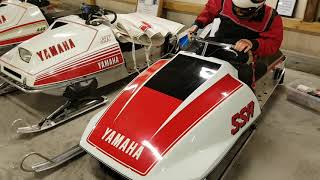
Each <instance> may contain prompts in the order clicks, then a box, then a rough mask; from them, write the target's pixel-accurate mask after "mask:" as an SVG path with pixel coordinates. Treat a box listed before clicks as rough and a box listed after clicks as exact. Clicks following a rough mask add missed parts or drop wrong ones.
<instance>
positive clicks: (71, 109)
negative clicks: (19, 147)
mask: <svg viewBox="0 0 320 180" xmlns="http://www.w3.org/2000/svg"><path fill="white" fill-rule="evenodd" d="M82 9H83V13H82V14H80V15H71V16H66V17H63V18H59V19H57V20H56V21H55V22H54V23H53V24H52V25H51V26H50V27H49V29H48V30H47V31H45V32H44V33H42V34H40V35H38V36H36V37H34V38H32V39H31V40H29V41H27V42H24V43H21V44H20V45H18V46H17V47H15V48H14V49H12V50H10V51H9V52H7V53H6V54H4V55H3V56H2V57H1V58H0V78H1V79H2V80H3V81H5V85H6V86H7V88H9V87H10V88H16V89H18V90H21V91H23V92H25V93H45V94H50V95H56V96H64V97H66V98H67V99H68V101H67V102H66V103H65V104H64V105H62V106H61V107H60V108H58V109H57V110H56V111H54V112H53V113H52V114H51V115H49V116H48V117H46V118H44V119H43V120H41V122H39V123H38V124H36V125H27V126H26V127H19V128H18V129H17V132H18V133H34V132H39V131H43V130H46V129H48V128H52V127H54V126H56V125H58V124H60V123H62V122H65V121H67V120H69V119H71V118H73V117H75V116H78V115H80V114H82V113H84V112H87V111H89V110H91V109H93V108H96V107H98V106H101V105H104V104H105V103H106V102H107V99H106V98H105V97H100V96H99V97H96V96H95V95H92V94H93V93H92V92H93V91H95V90H96V89H97V88H99V87H103V86H105V85H108V84H110V83H113V82H116V81H118V80H120V79H123V78H125V77H128V76H129V75H131V74H133V73H136V72H138V71H139V70H141V69H144V68H146V67H147V66H148V65H149V64H152V63H153V62H152V60H151V59H149V58H148V57H149V56H148V57H147V56H146V55H145V54H146V53H145V48H141V47H142V46H141V47H139V46H138V45H136V46H135V47H134V48H132V46H131V44H130V43H120V42H119V41H118V40H117V39H116V36H115V35H114V32H113V30H112V27H113V26H115V25H116V23H117V21H119V19H118V20H117V15H116V14H115V13H114V12H111V11H108V10H105V9H102V8H100V7H98V6H90V5H83V8H82ZM108 14H109V16H107V15H108ZM155 18H156V17H155ZM109 19H110V20H109ZM159 19H160V18H159ZM112 23H115V25H112ZM144 23H146V22H144ZM176 24H177V25H178V26H179V27H181V28H182V25H181V26H180V24H178V23H176ZM142 29H143V30H144V31H143V30H141V32H142V33H143V32H146V31H151V30H153V25H152V24H148V26H147V29H145V28H143V27H142ZM168 33H169V32H168ZM128 47H129V48H128ZM148 52H149V51H148ZM150 52H151V53H150V54H148V55H150V56H151V55H153V56H155V57H159V56H160V52H161V47H153V48H151V50H150ZM155 59H156V58H155ZM20 123H22V121H20Z"/></svg>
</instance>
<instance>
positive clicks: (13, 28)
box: [0, 0, 74, 54]
mask: <svg viewBox="0 0 320 180" xmlns="http://www.w3.org/2000/svg"><path fill="white" fill-rule="evenodd" d="M58 11H60V10H58V9H56V8H54V7H53V6H51V5H50V2H49V1H47V0H42V1H39V0H30V1H19V0H8V1H3V2H1V3H0V54H3V53H5V52H7V51H8V50H10V49H12V48H13V47H15V46H16V45H17V44H19V43H21V42H23V41H26V40H28V39H30V38H32V37H34V36H36V35H39V34H41V33H43V32H44V31H45V30H46V29H48V27H49V25H50V24H52V23H53V21H54V20H55V19H57V18H59V17H62V16H66V15H70V13H74V12H73V11H61V12H58Z"/></svg>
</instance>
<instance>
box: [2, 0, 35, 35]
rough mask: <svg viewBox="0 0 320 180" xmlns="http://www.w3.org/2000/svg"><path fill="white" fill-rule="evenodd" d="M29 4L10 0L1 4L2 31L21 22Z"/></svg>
mask: <svg viewBox="0 0 320 180" xmlns="http://www.w3.org/2000/svg"><path fill="white" fill-rule="evenodd" d="M28 6H33V5H31V4H27V3H22V2H21V1H16V0H9V1H4V2H2V3H1V4H0V32H1V31H4V30H6V29H8V28H11V27H13V26H15V25H16V24H18V23H19V21H20V20H21V18H22V16H23V15H24V13H25V11H26V9H27V8H28Z"/></svg>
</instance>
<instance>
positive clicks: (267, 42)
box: [253, 15, 283, 57]
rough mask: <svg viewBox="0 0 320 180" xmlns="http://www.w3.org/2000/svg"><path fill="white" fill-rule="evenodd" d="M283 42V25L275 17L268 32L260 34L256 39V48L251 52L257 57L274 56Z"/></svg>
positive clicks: (277, 17)
mask: <svg viewBox="0 0 320 180" xmlns="http://www.w3.org/2000/svg"><path fill="white" fill-rule="evenodd" d="M282 40H283V24H282V19H281V17H280V16H279V15H277V16H276V17H275V18H274V20H273V22H272V24H271V26H270V28H269V30H268V31H265V32H262V33H260V37H259V38H258V39H256V42H257V43H258V44H257V45H258V48H257V49H256V50H255V51H253V53H254V54H256V55H257V56H260V57H261V56H269V55H273V54H275V53H276V52H277V51H278V50H279V48H280V46H281V43H282Z"/></svg>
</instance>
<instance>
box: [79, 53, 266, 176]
mask: <svg viewBox="0 0 320 180" xmlns="http://www.w3.org/2000/svg"><path fill="white" fill-rule="evenodd" d="M260 113H261V110H260V106H259V102H258V100H257V98H256V96H255V94H254V93H253V92H252V90H251V89H250V88H249V87H248V86H247V85H245V84H244V83H242V82H241V81H239V80H238V78H237V70H236V69H235V68H234V67H233V66H232V65H230V64H229V63H228V62H226V61H222V60H219V59H217V58H212V57H210V58H208V57H203V56H198V55H194V54H191V53H187V52H180V53H179V54H178V55H176V56H175V57H174V58H173V59H172V60H171V61H168V60H160V61H158V62H156V63H155V64H154V65H153V66H151V67H150V68H148V69H147V70H146V71H144V72H143V73H142V74H140V75H139V76H138V77H137V78H136V79H135V80H133V81H132V82H131V83H130V84H129V85H128V86H127V87H126V88H125V89H124V90H123V91H122V92H121V93H120V94H119V96H118V97H117V98H116V99H115V100H114V102H113V103H112V104H111V105H110V106H109V107H108V108H107V110H105V111H101V112H100V113H98V114H97V115H96V116H95V117H94V118H93V119H92V120H91V121H90V122H89V124H88V126H87V128H86V130H85V132H84V134H83V136H82V138H81V141H80V146H81V147H82V148H83V149H84V150H85V151H87V152H88V153H89V154H91V155H93V156H94V157H95V158H97V159H98V160H99V161H101V162H103V163H104V164H105V165H106V166H108V167H110V168H112V169H113V170H114V171H116V172H118V173H119V174H121V175H122V176H124V177H126V178H128V179H152V180H163V179H202V178H205V177H206V176H207V175H208V174H209V173H210V172H211V171H212V170H213V169H214V168H215V167H216V166H217V165H218V164H219V162H220V161H221V160H222V159H223V158H224V157H225V155H226V154H227V153H228V151H229V150H230V149H231V147H232V146H233V145H234V144H235V142H236V141H237V139H238V138H239V137H240V135H241V134H242V133H243V132H244V131H246V130H247V129H248V127H250V126H251V125H252V123H253V122H254V121H255V120H256V118H257V117H258V116H259V115H260Z"/></svg>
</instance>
